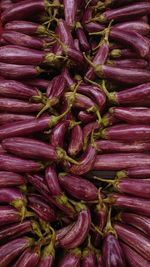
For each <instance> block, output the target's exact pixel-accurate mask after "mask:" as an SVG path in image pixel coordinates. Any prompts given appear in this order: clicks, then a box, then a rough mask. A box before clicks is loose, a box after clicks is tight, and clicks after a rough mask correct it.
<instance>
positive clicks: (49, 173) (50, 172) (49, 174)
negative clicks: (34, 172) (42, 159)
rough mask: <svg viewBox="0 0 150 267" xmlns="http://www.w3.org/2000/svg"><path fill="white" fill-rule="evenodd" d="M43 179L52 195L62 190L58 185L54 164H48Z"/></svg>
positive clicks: (58, 193)
mask: <svg viewBox="0 0 150 267" xmlns="http://www.w3.org/2000/svg"><path fill="white" fill-rule="evenodd" d="M45 180H46V183H47V186H48V188H49V190H50V192H51V194H52V195H53V196H57V195H60V194H61V192H62V190H61V188H60V185H59V181H58V176H57V172H56V168H55V166H52V165H51V166H48V167H47V168H46V170H45Z"/></svg>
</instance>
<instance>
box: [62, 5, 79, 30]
mask: <svg viewBox="0 0 150 267" xmlns="http://www.w3.org/2000/svg"><path fill="white" fill-rule="evenodd" d="M63 4H64V14H65V21H66V23H67V25H68V26H70V27H72V26H74V23H75V19H76V12H77V8H78V3H77V1H76V0H72V1H69V0H64V1H63Z"/></svg>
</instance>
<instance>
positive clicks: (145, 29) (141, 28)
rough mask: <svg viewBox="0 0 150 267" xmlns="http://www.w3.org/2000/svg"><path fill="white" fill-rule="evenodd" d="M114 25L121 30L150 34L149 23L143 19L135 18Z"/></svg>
mask: <svg viewBox="0 0 150 267" xmlns="http://www.w3.org/2000/svg"><path fill="white" fill-rule="evenodd" d="M114 27H117V28H118V29H120V30H126V31H136V32H138V33H140V34H141V35H148V34H149V32H150V26H149V24H148V23H146V22H144V21H142V20H133V21H127V22H122V23H117V24H115V26H114Z"/></svg>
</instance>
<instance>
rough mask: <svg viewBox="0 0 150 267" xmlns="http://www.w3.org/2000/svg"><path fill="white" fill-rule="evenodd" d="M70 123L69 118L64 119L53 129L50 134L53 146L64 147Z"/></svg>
mask: <svg viewBox="0 0 150 267" xmlns="http://www.w3.org/2000/svg"><path fill="white" fill-rule="evenodd" d="M69 124H70V121H69V120H62V121H60V122H59V123H58V124H57V125H56V126H55V127H54V128H53V129H52V131H51V134H50V143H51V144H53V146H55V147H56V146H59V147H62V148H63V147H64V138H65V134H66V132H67V130H68V127H69Z"/></svg>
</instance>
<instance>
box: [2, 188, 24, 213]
mask: <svg viewBox="0 0 150 267" xmlns="http://www.w3.org/2000/svg"><path fill="white" fill-rule="evenodd" d="M17 201H21V203H22V205H23V203H24V204H25V203H26V198H25V197H24V195H23V194H22V193H21V191H19V189H17V188H9V187H6V186H5V187H3V188H0V202H2V203H9V204H10V205H12V206H15V202H17ZM20 207H21V206H20ZM17 209H18V208H17Z"/></svg>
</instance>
